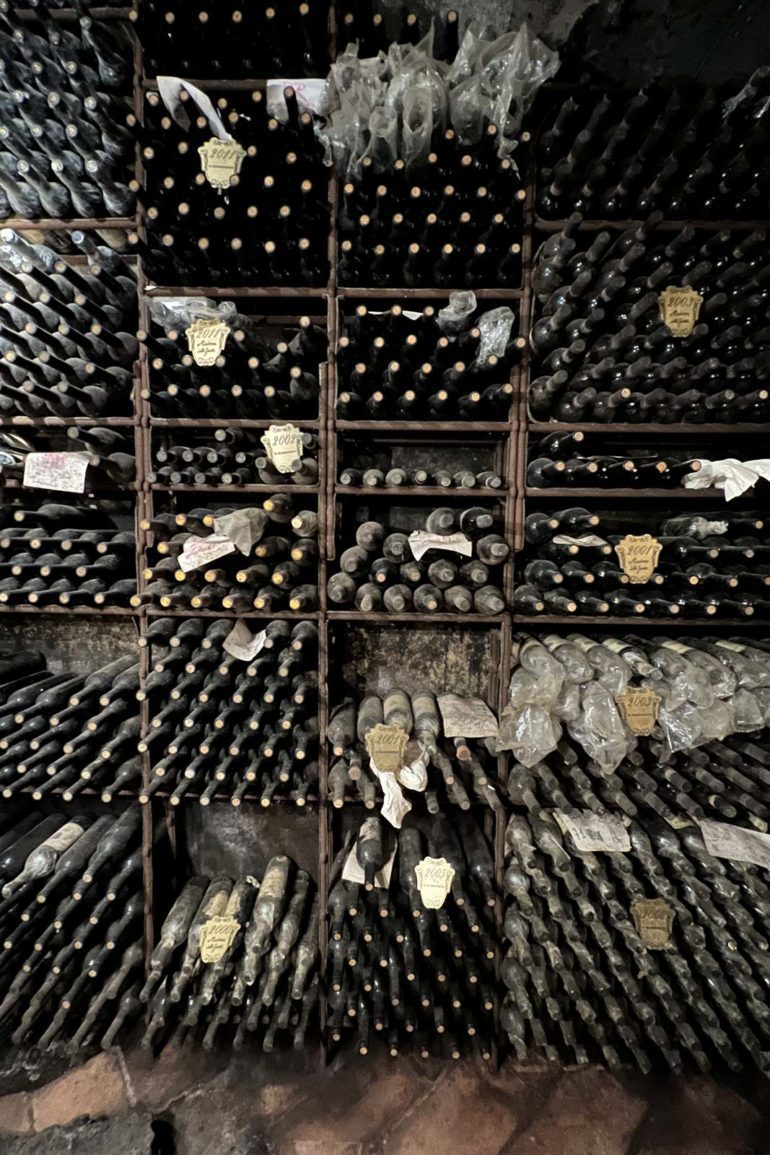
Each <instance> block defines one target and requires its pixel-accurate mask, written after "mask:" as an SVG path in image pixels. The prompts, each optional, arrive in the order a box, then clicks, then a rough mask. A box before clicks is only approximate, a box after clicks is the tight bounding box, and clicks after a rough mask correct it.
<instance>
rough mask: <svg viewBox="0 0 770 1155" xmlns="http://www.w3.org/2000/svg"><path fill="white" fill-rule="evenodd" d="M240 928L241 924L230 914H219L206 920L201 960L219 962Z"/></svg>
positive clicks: (202, 938) (201, 940)
mask: <svg viewBox="0 0 770 1155" xmlns="http://www.w3.org/2000/svg"><path fill="white" fill-rule="evenodd" d="M240 929H241V924H240V923H239V922H238V921H237V920H236V919H234V918H230V917H229V916H228V915H218V916H217V917H216V918H210V919H209V920H208V922H204V924H203V926H202V927H201V938H200V950H201V962H204V963H215V962H219V960H220V959H221V958H223V956H224V955H225V954H226V953H227V951H228V950H229V949H230V947H231V946H232V945H233V942H234V940H235V936H236V935H237V933H238V931H239V930H240Z"/></svg>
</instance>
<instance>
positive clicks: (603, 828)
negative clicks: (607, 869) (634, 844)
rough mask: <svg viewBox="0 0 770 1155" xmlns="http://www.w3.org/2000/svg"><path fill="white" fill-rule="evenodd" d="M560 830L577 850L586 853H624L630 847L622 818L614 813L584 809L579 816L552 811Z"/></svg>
mask: <svg viewBox="0 0 770 1155" xmlns="http://www.w3.org/2000/svg"><path fill="white" fill-rule="evenodd" d="M554 814H555V818H556V821H557V822H558V823H559V826H560V827H561V828H562V830H563V831H564V832H565V833H567V834H569V835H570V837H571V838H572V841H573V842H574V843H575V846H576V847H577V849H578V850H581V851H585V852H586V853H588V852H590V853H592V854H593V853H595V852H597V851H606V852H608V853H609V854H625V853H626V852H627V851H629V850H630V849H631V839H630V838H629V837H628V831H627V830H626V828H625V825H624V823H623V819H622V818H620V817H618V815H616V814H592V813H591V811H590V810H584V811H583V812H582V813H581V814H580V815H579V816H575V815H574V814H562V812H561V811H560V810H556V811H555V812H554Z"/></svg>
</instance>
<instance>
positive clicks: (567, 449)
mask: <svg viewBox="0 0 770 1155" xmlns="http://www.w3.org/2000/svg"><path fill="white" fill-rule="evenodd" d="M623 441H624V444H625V448H624V452H623V453H618V452H616V448H623V446H618V447H616V446H615V445H614V444H612V443H610V444H607V443H606V442H605V441H604V439H603V438H602V437H601V434H597V433H592V434H586V433H583V432H582V430H580V429H576V430H574V431H569V432H560V433H547V434H546V435H545V436H544V437H537V436H534V435H533V437H532V443H531V448H530V450H529V462H528V465H527V474H526V480H527V487H528V488H530V489H545V490H548V489H568V488H573V489H578V490H580V489H584V488H585V489H596V490H601V489H636V490H637V492H639V493H640V494H641V495H643V494H644V492H645V491H646V490H650V489H674V488H677V487H679V486H682V485H684V486H685V487H687V485H688V482H692V481H693V480H694V475H695V474H698V473H700V472H701V469H702V460H701V458H699V457H697V456H693V448H692V446H690V447H688V448H683V447H682V446H681V445H679V444H675V445H673V446H672V447H671V448H670V449H669V448H661V447H660V446H659V445H656V446H652V445H649V446H648V445H646V444H644V443H640V444H638V445H633V446H630V447H628V445H627V442H628V439H627V438H625V437H624V438H623ZM696 452H697V451H696ZM714 452H715V454H716V455H717V456H719V454H720V453H721V449H719V450H716V449H715V450H714ZM743 456H744V457H746V458H747V459H750V458H751V457H753V456H754V455H753V454H752V453H751V451H745V452H744V454H743ZM703 457H704V458H706V460H708V459H709V457H710V450H709V449H708V448H706V449H705V452H704V453H703Z"/></svg>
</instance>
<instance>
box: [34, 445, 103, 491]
mask: <svg viewBox="0 0 770 1155" xmlns="http://www.w3.org/2000/svg"><path fill="white" fill-rule="evenodd" d="M88 462H89V455H88V454H87V453H28V454H27V456H26V457H25V458H24V481H23V484H24V485H26V486H28V487H29V488H30V489H59V490H61V491H62V492H63V493H83V492H84V491H85V488H86V470H87V469H88Z"/></svg>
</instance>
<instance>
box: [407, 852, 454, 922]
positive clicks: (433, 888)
mask: <svg viewBox="0 0 770 1155" xmlns="http://www.w3.org/2000/svg"><path fill="white" fill-rule="evenodd" d="M414 873H415V875H416V876H417V888H418V890H419V891H420V898H421V899H422V902H423V906H425V907H426V908H427V909H428V910H440V909H441V907H442V906H443V905H444V903H445V902H446V897H447V895H448V894H449V891H450V889H451V887H452V879H453V878H454V876H455V868H454V867H453V866H450V865H449V863H448V862H447V860H446V859H445V858H423V860H422V862H418V864H417V866H415V868H414Z"/></svg>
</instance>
